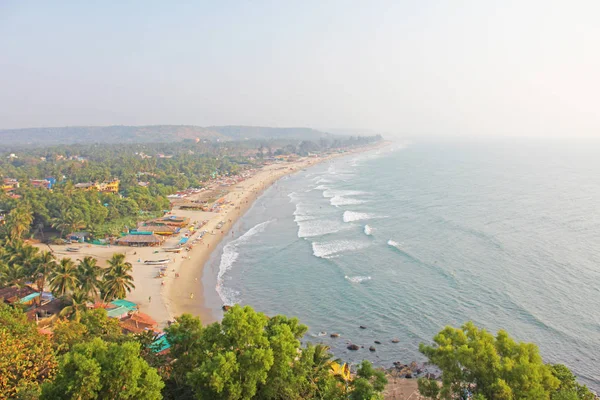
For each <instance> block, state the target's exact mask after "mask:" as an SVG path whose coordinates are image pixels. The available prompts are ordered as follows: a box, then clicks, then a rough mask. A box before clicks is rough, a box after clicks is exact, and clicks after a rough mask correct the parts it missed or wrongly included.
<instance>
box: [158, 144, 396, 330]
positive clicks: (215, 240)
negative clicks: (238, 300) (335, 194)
mask: <svg viewBox="0 0 600 400" xmlns="http://www.w3.org/2000/svg"><path fill="white" fill-rule="evenodd" d="M389 144H390V142H387V141H385V142H383V143H378V144H376V145H373V146H367V147H362V148H359V149H353V150H351V151H348V152H345V153H336V154H331V155H328V156H325V157H320V158H312V159H311V158H305V159H302V160H299V161H296V162H293V163H286V164H271V165H268V166H265V167H263V168H261V169H260V170H259V171H258V172H257V173H256V174H255V175H254V176H252V177H250V178H248V179H247V180H245V181H243V182H240V184H238V185H236V186H234V187H233V188H232V189H231V190H230V191H229V192H228V193H227V194H226V195H225V196H224V197H225V199H226V200H227V201H228V202H231V204H229V205H227V206H226V208H224V210H223V211H222V212H221V213H219V214H215V215H214V216H213V218H211V219H210V220H209V222H208V223H207V224H206V225H205V226H204V227H202V228H201V229H202V230H207V231H208V232H212V231H213V230H214V229H215V228H216V225H217V223H218V222H219V221H223V222H225V223H224V225H223V227H222V228H221V229H220V231H218V232H216V234H215V235H211V234H206V235H205V237H204V239H203V241H202V242H201V243H200V244H199V245H198V248H194V249H192V250H191V251H190V252H188V253H187V254H186V259H185V260H183V261H182V262H181V263H176V264H178V265H174V266H173V267H171V266H169V268H173V269H174V271H170V273H169V276H167V277H166V278H165V282H166V284H165V286H163V288H162V290H161V300H162V301H161V303H162V304H164V307H165V308H166V310H167V313H168V315H169V316H170V317H169V320H172V319H173V318H174V317H175V316H179V315H181V314H183V313H188V314H192V315H195V316H199V317H200V319H201V321H202V323H203V324H204V325H206V324H210V323H212V322H216V321H218V320H220V318H221V315H217V314H218V313H217V312H216V311H217V310H216V309H213V308H211V307H209V306H207V297H208V296H206V294H207V291H209V290H215V287H212V286H210V287H209V286H207V285H206V284H207V283H208V282H204V277H205V267H206V265H207V262H208V260H209V259H210V257H211V255H212V253H213V252H214V250H215V249H216V248H217V247H218V245H219V243H220V242H221V241H222V240H223V239H225V238H226V237H229V236H233V235H234V234H235V232H231V229H232V227H233V226H234V225H235V224H236V223H237V222H238V220H239V219H240V218H241V217H242V216H243V215H244V214H245V213H246V212H247V211H248V210H249V209H250V208H251V207H252V205H253V204H254V202H255V200H256V199H257V198H258V197H259V196H260V195H262V193H263V192H264V191H265V190H266V189H267V188H269V187H270V186H272V185H273V184H274V183H275V182H277V181H278V180H279V179H281V178H282V177H284V176H287V175H291V174H293V173H296V172H298V171H301V170H303V169H305V168H308V167H312V166H314V165H317V164H320V163H322V162H325V161H329V160H332V159H334V158H339V157H343V156H347V155H351V154H357V153H362V152H365V151H370V150H374V149H377V148H381V147H384V146H387V145H389ZM173 213H174V214H179V213H180V210H176V211H173ZM230 232H231V235H230ZM236 237H237V236H236ZM175 274H179V277H178V278H174V276H175ZM211 283H212V284H214V282H211ZM192 294H193V296H192ZM215 295H217V296H218V294H217V293H216V292H215ZM219 302H220V299H219ZM152 308H154V307H152ZM153 311H154V310H153V309H150V310H148V311H147V312H148V313H149V314H150V315H152V316H153V317H154V313H153ZM160 323H161V325H164V324H166V321H160Z"/></svg>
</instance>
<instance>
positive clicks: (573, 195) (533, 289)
mask: <svg viewBox="0 0 600 400" xmlns="http://www.w3.org/2000/svg"><path fill="white" fill-rule="evenodd" d="M598 150H599V148H598V146H596V145H590V144H585V145H578V144H570V145H565V144H562V143H554V144H541V143H508V142H500V141H497V142H477V143H469V142H464V141H463V142H461V141H456V142H451V141H446V142H439V143H413V144H410V145H407V146H400V145H392V146H390V147H388V148H385V149H382V150H376V151H371V152H369V153H363V154H360V155H351V156H347V157H344V158H340V159H337V160H334V161H333V162H330V163H328V164H321V165H318V166H316V167H313V168H310V169H308V170H306V171H302V172H299V173H297V174H295V175H293V176H290V177H287V178H284V179H283V180H280V181H279V182H278V183H277V184H275V185H274V186H272V187H271V188H269V189H268V190H267V191H266V192H265V193H264V194H263V195H262V196H261V197H260V198H259V199H258V200H257V202H256V203H255V204H254V205H253V207H252V208H251V210H250V211H249V212H248V213H247V214H246V215H245V216H244V217H243V218H242V219H241V220H240V221H239V222H238V223H237V225H236V226H235V227H234V233H235V235H234V236H233V238H232V239H231V240H229V241H228V242H224V243H222V244H221V246H220V251H217V252H215V253H214V254H213V257H212V259H211V260H210V262H209V267H208V268H206V271H207V274H206V276H205V278H204V282H205V283H206V282H213V283H212V286H214V280H215V279H217V280H218V292H219V295H220V298H222V299H223V301H225V302H227V303H234V302H239V303H241V304H250V305H252V306H253V307H255V308H256V309H258V310H260V311H263V312H265V313H267V314H270V315H273V314H277V313H283V314H287V315H295V316H298V317H299V318H300V319H301V321H302V322H303V323H305V324H307V325H308V326H309V327H310V331H309V336H308V337H307V340H310V341H312V342H324V343H326V344H328V345H330V346H331V348H332V349H333V351H334V353H335V354H336V356H338V357H341V358H343V359H345V360H347V361H350V362H354V361H357V360H360V359H363V358H367V359H370V360H372V361H374V362H376V363H377V364H379V365H383V366H391V365H392V362H393V361H402V362H405V363H407V362H410V361H412V360H419V361H422V360H423V358H422V356H421V355H420V354H419V352H418V345H419V343H420V342H429V341H431V338H432V337H433V335H434V334H435V333H436V332H438V331H439V330H440V329H441V328H443V326H445V325H454V326H458V325H460V324H462V323H464V322H466V321H469V320H472V321H474V322H475V323H476V324H477V325H479V326H482V327H485V328H488V329H490V330H492V331H496V330H498V329H501V328H503V329H506V330H507V331H508V332H509V333H510V334H511V335H513V336H514V337H516V338H517V339H519V340H525V341H533V342H535V343H537V344H538V345H539V347H540V349H541V352H542V355H543V357H544V359H545V360H546V361H549V362H561V363H564V364H566V365H568V366H569V367H571V368H572V369H573V370H574V372H575V373H576V374H577V375H578V376H579V377H580V378H581V380H582V381H583V382H585V383H587V384H588V385H590V386H591V387H593V388H594V389H596V390H598V389H600V367H599V365H598V361H599V360H600V285H599V278H600V246H599V244H600V213H599V201H600V179H599V178H600V157H598V156H597V154H598V152H597V151H598ZM215 297H216V296H215ZM212 303H213V304H211V305H212V306H213V307H214V308H218V307H220V304H222V303H220V302H219V301H216V300H215V299H213V300H212ZM359 325H365V326H367V329H364V330H363V329H359ZM321 332H326V333H327V334H326V335H324V336H323V334H322V333H321ZM330 333H339V334H340V335H341V337H340V338H338V339H332V338H330V337H329V334H330ZM393 338H398V339H400V343H397V344H393V343H391V339H393ZM374 340H380V341H381V342H382V343H383V344H382V345H377V346H376V347H377V351H376V352H375V353H370V352H369V351H368V349H367V348H368V347H369V346H370V345H372V344H373V341H374ZM348 342H352V343H356V344H359V345H365V349H361V350H359V351H357V352H351V351H348V350H346V345H347V343H348Z"/></svg>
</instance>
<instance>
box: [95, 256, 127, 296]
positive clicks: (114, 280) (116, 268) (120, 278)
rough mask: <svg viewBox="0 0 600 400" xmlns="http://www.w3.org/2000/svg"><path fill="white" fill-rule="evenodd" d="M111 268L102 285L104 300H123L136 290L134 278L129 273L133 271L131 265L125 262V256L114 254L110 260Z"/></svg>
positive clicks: (105, 274) (106, 272) (106, 271)
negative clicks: (128, 293)
mask: <svg viewBox="0 0 600 400" xmlns="http://www.w3.org/2000/svg"><path fill="white" fill-rule="evenodd" d="M108 265H109V268H108V269H107V270H105V273H104V281H103V284H102V291H103V296H102V297H103V299H104V301H109V300H112V299H123V298H125V296H126V295H127V292H131V290H132V289H135V285H134V284H133V276H131V275H130V274H129V273H130V272H131V270H132V269H133V266H132V265H131V263H129V262H126V261H125V254H113V256H112V258H111V259H110V260H108Z"/></svg>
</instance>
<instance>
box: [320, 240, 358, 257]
mask: <svg viewBox="0 0 600 400" xmlns="http://www.w3.org/2000/svg"><path fill="white" fill-rule="evenodd" d="M367 246H368V244H366V243H363V242H358V241H352V240H334V241H331V242H313V244H312V248H313V255H314V256H316V257H320V258H333V257H337V256H339V255H340V253H345V252H351V251H356V250H361V249H364V248H365V247H367Z"/></svg>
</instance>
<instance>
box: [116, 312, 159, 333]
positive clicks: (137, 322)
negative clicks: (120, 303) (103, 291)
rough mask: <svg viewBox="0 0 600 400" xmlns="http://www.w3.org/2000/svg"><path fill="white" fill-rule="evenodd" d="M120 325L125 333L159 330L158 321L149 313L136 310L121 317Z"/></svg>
mask: <svg viewBox="0 0 600 400" xmlns="http://www.w3.org/2000/svg"><path fill="white" fill-rule="evenodd" d="M119 325H120V326H121V329H123V333H142V332H145V331H152V332H154V331H155V330H157V326H158V323H157V322H156V321H155V320H154V319H153V318H152V317H151V316H149V315H148V314H144V313H141V312H134V313H131V314H129V315H127V316H126V317H125V318H123V319H121V322H119Z"/></svg>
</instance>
